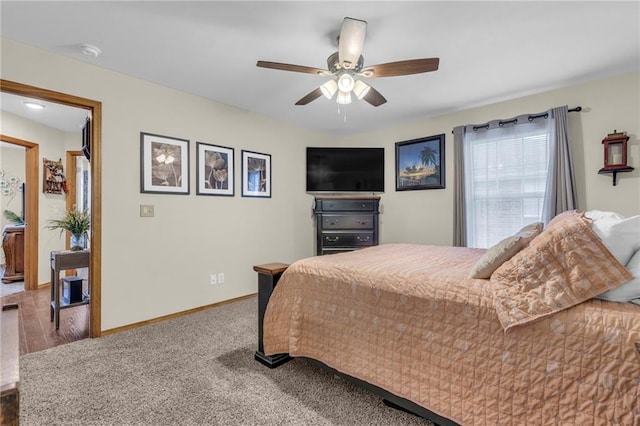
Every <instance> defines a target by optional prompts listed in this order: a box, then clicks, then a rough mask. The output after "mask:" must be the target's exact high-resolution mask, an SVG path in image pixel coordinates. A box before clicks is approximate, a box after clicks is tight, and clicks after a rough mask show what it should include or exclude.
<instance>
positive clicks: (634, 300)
mask: <svg viewBox="0 0 640 426" xmlns="http://www.w3.org/2000/svg"><path fill="white" fill-rule="evenodd" d="M631 303H635V304H636V305H640V299H633V300H632V301H631Z"/></svg>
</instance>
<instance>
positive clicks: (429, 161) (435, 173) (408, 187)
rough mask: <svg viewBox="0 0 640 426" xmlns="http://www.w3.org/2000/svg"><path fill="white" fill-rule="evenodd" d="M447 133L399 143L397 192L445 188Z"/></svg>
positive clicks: (397, 152)
mask: <svg viewBox="0 0 640 426" xmlns="http://www.w3.org/2000/svg"><path fill="white" fill-rule="evenodd" d="M444 143H445V134H444V133H442V134H440V135H434V136H427V137H423V138H418V139H411V140H407V141H402V142H396V191H414V190H420V189H444V188H445V175H446V173H445V146H444Z"/></svg>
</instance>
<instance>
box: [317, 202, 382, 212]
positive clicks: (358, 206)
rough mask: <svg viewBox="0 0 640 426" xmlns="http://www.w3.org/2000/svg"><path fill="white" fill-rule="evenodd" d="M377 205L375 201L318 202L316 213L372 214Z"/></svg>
mask: <svg viewBox="0 0 640 426" xmlns="http://www.w3.org/2000/svg"><path fill="white" fill-rule="evenodd" d="M376 204H377V201H375V200H316V211H354V212H372V211H375V210H376Z"/></svg>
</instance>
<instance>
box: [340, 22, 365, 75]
mask: <svg viewBox="0 0 640 426" xmlns="http://www.w3.org/2000/svg"><path fill="white" fill-rule="evenodd" d="M366 35H367V22H366V21H362V20H360V19H353V18H344V20H343V21H342V28H341V29H340V35H339V38H338V56H339V58H340V65H341V66H342V68H345V69H354V68H355V67H356V66H357V65H358V58H359V57H360V55H361V54H362V48H363V46H364V39H365V37H366Z"/></svg>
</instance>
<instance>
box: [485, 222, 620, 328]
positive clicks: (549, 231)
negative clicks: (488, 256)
mask: <svg viewBox="0 0 640 426" xmlns="http://www.w3.org/2000/svg"><path fill="white" fill-rule="evenodd" d="M631 278H632V276H631V274H630V273H629V271H627V270H626V269H625V267H624V266H623V265H622V264H621V263H620V262H619V261H618V260H617V259H616V258H615V257H613V255H612V254H611V253H610V252H609V250H607V248H606V247H605V246H604V244H603V243H602V241H601V240H600V238H599V237H598V236H597V235H596V234H595V233H594V232H593V230H592V229H591V223H590V220H589V219H587V218H585V217H584V214H583V213H579V212H576V211H573V212H565V213H562V214H561V215H560V216H558V217H556V218H554V219H553V220H552V221H551V222H550V223H549V225H547V227H546V228H545V229H544V230H543V231H542V233H541V234H540V235H538V236H537V237H536V238H535V239H534V240H533V241H531V243H530V244H529V245H528V246H527V247H525V248H524V249H522V250H521V251H520V252H519V253H517V254H516V255H515V256H513V257H512V258H511V259H509V260H508V261H506V262H505V263H503V264H502V266H500V267H499V268H498V269H497V270H496V271H495V272H494V273H493V274H492V275H491V282H493V283H495V286H496V297H495V299H494V307H495V309H496V311H497V313H498V318H499V320H500V323H501V324H502V327H503V329H504V330H505V331H506V330H508V329H510V328H511V327H514V326H517V325H523V324H527V323H530V322H533V321H535V320H538V319H541V318H544V317H546V316H549V315H552V314H554V313H556V312H559V311H561V310H563V309H567V308H570V307H572V306H574V305H577V304H579V303H582V302H584V301H585V300H588V299H591V298H593V297H595V296H597V295H599V294H602V293H604V292H606V291H608V290H611V289H613V288H615V287H618V286H619V285H621V284H623V283H625V282H627V281H629V280H630V279H631Z"/></svg>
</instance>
